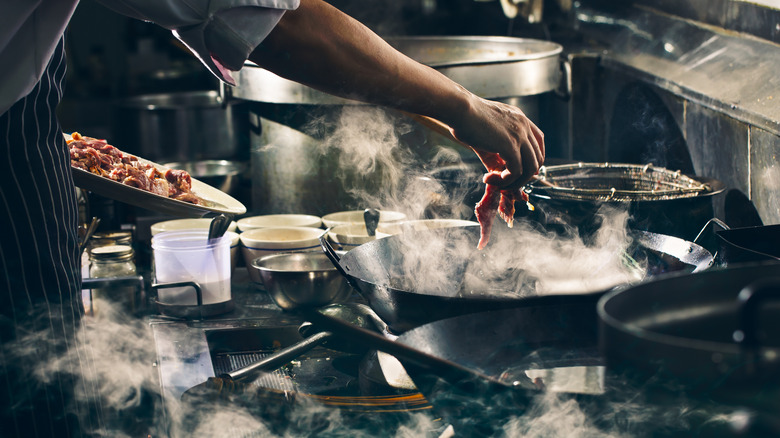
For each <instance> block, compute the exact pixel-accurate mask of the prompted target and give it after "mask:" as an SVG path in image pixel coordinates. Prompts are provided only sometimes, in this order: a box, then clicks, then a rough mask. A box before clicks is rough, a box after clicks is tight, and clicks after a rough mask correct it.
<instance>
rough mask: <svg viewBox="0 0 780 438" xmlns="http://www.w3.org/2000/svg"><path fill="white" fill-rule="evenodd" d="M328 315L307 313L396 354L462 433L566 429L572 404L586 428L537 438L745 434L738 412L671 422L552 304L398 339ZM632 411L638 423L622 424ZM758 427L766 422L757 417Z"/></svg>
mask: <svg viewBox="0 0 780 438" xmlns="http://www.w3.org/2000/svg"><path fill="white" fill-rule="evenodd" d="M336 306H340V305H336ZM323 310H324V309H307V310H306V312H307V315H306V317H307V319H308V320H309V321H312V323H313V324H315V325H318V326H321V327H322V328H323V329H326V330H328V331H330V332H333V333H334V334H335V335H336V336H343V337H347V338H349V339H350V340H351V342H355V343H362V344H365V346H367V347H370V348H374V349H377V350H380V351H384V352H386V353H388V354H390V355H393V356H395V357H396V358H397V359H398V360H399V361H400V362H401V363H402V364H403V367H404V369H405V370H406V371H407V373H408V374H409V376H411V378H412V380H413V381H414V384H415V386H416V387H417V389H418V390H419V391H420V392H421V393H422V394H423V395H424V396H425V398H426V399H427V400H428V401H429V402H430V403H431V404H432V405H433V406H434V408H435V409H436V412H437V414H439V415H442V416H443V418H444V419H445V421H448V422H450V423H451V424H453V425H454V426H455V431H456V434H458V435H459V436H506V433H507V431H506V430H503V427H504V426H505V425H507V424H508V423H509V422H510V421H512V419H513V418H518V417H525V420H524V421H533V420H532V419H533V418H534V417H535V416H544V415H547V414H548V412H549V415H554V416H556V418H559V417H560V418H562V419H563V420H564V423H565V420H566V418H565V417H566V413H565V412H567V410H568V408H571V407H572V406H576V408H575V409H574V410H573V411H574V412H573V413H572V415H575V416H576V415H577V412H581V413H582V414H583V415H584V416H585V418H587V424H584V425H583V428H582V429H580V430H577V431H575V430H568V429H567V432H566V433H564V432H562V429H557V428H555V427H554V426H552V427H551V429H553V430H550V431H548V432H549V433H544V432H542V430H541V429H534V431H535V432H536V433H535V435H534V436H571V435H575V434H576V432H583V430H584V432H583V433H581V435H588V436H590V435H593V436H601V435H604V436H607V435H609V436H612V435H610V433H613V432H619V433H618V434H617V435H620V436H684V437H690V436H700V435H699V434H697V433H692V432H698V433H700V434H701V436H733V435H737V434H730V433H724V432H728V431H732V432H733V430H734V429H733V428H732V427H731V425H730V424H729V421H730V420H729V419H730V418H731V414H732V413H733V411H734V409H733V408H730V407H723V406H719V405H715V404H711V403H698V404H694V403H692V402H688V403H685V404H684V405H681V409H680V410H679V412H678V413H675V414H673V415H670V409H672V410H673V409H674V406H671V407H670V406H669V405H666V404H663V405H660V404H651V403H647V402H646V400H645V399H644V397H643V396H642V394H641V393H637V392H636V391H633V390H632V389H631V388H625V387H624V386H623V385H622V384H621V382H616V381H611V380H609V379H608V376H607V375H606V373H605V371H604V361H603V359H602V358H601V356H600V354H599V352H598V349H597V342H596V339H595V338H592V337H590V336H589V335H588V333H587V332H585V331H582V330H581V327H580V326H579V325H578V324H577V323H573V324H561V323H560V321H555V320H554V317H553V315H552V314H553V313H554V311H553V309H551V308H549V307H547V308H535V307H533V306H531V307H519V308H513V309H503V310H494V311H487V312H479V313H472V314H468V315H461V316H457V317H453V318H447V319H443V320H439V321H434V322H431V323H428V324H424V325H422V326H420V327H417V328H414V329H411V330H409V331H407V332H405V333H403V334H401V335H400V336H398V337H393V336H387V335H385V336H382V335H380V334H379V333H377V332H376V331H373V330H366V329H365V328H361V327H358V326H355V325H352V324H349V323H348V322H346V321H343V320H339V319H337V318H333V317H331V316H330V315H329V313H330V312H324V311H323ZM392 338H395V339H392ZM569 401H573V402H575V403H576V404H574V405H572V404H570V403H568V402H569ZM640 406H641V408H640ZM565 407H568V408H565ZM623 410H624V411H625V412H623ZM638 410H639V411H641V416H640V415H637V412H638ZM624 413H625V414H628V415H630V416H631V421H628V422H622V423H621V422H619V421H617V419H619V418H620V417H621V415H623V414H624ZM750 415H752V414H750ZM713 418H720V420H716V421H713ZM740 418H745V417H740ZM737 419H739V418H737ZM750 421H751V423H756V421H755V420H753V419H752V417H751V418H750ZM545 424H548V423H546V422H540V423H539V425H540V426H542V427H544V425H545ZM548 426H549V424H548ZM750 426H751V427H753V424H751V425H750ZM600 430H603V431H604V433H603V434H602V433H598V432H597V431H600ZM775 430H776V429H775ZM708 432H709V433H708ZM738 436H747V435H744V434H738ZM757 436H762V435H757Z"/></svg>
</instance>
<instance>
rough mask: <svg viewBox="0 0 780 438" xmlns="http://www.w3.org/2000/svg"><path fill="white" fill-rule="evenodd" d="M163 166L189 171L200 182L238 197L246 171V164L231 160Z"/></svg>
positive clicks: (181, 162)
mask: <svg viewBox="0 0 780 438" xmlns="http://www.w3.org/2000/svg"><path fill="white" fill-rule="evenodd" d="M163 166H165V167H170V168H171V169H181V170H184V171H187V173H189V174H190V176H192V177H193V178H197V180H198V181H200V182H202V183H204V184H208V185H210V186H211V187H214V188H215V189H217V190H219V191H222V192H225V193H227V194H228V195H230V196H236V194H237V191H238V188H239V185H240V183H241V175H242V174H243V173H244V172H245V169H246V165H245V164H244V163H241V162H239V161H231V160H200V161H174V162H170V163H165V164H163Z"/></svg>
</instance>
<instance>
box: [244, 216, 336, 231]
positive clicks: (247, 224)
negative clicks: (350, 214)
mask: <svg viewBox="0 0 780 438" xmlns="http://www.w3.org/2000/svg"><path fill="white" fill-rule="evenodd" d="M320 225H322V218H320V217H319V216H313V215H310V214H266V215H262V216H249V217H245V218H241V219H239V221H238V229H239V230H241V231H242V232H243V231H249V230H252V229H255V228H274V227H311V228H319V227H320Z"/></svg>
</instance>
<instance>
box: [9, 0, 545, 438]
mask: <svg viewBox="0 0 780 438" xmlns="http://www.w3.org/2000/svg"><path fill="white" fill-rule="evenodd" d="M101 2H102V3H104V4H105V5H106V6H107V7H109V8H111V9H114V10H116V11H117V12H119V13H121V14H125V15H128V16H131V17H135V18H138V19H142V20H148V21H152V22H154V23H156V24H158V25H160V26H162V27H165V28H167V29H169V30H171V31H172V32H173V34H174V35H175V36H176V38H178V39H179V40H180V41H181V42H182V43H183V44H185V45H186V46H187V47H188V48H189V49H190V50H191V51H192V53H193V54H194V55H195V56H196V57H198V59H200V61H201V62H202V63H203V64H204V65H205V67H206V68H208V69H209V70H210V71H211V72H212V73H213V74H214V75H216V76H217V77H218V78H219V79H220V80H222V81H224V82H225V83H227V84H233V83H234V82H233V78H232V76H231V72H235V71H237V70H239V69H240V68H241V66H242V65H243V64H244V62H245V61H246V60H247V59H249V60H251V61H254V62H256V63H257V64H258V65H260V66H261V67H263V68H266V69H268V70H270V71H272V72H274V73H276V74H278V75H280V76H282V77H285V78H288V79H291V80H294V81H297V82H300V83H302V84H305V85H308V86H310V87H312V88H315V89H319V90H322V91H325V92H328V93H331V94H334V95H337V96H340V97H346V98H351V99H357V100H362V101H365V102H367V103H371V104H375V105H381V106H385V107H389V108H395V109H400V110H403V111H407V112H410V113H416V114H422V115H425V116H429V117H432V118H435V119H438V120H440V121H442V122H444V123H446V124H448V125H450V126H451V127H452V128H453V130H454V134H455V135H456V136H457V138H458V139H460V140H461V141H463V142H464V143H466V144H469V145H471V146H472V147H474V148H475V150H477V151H479V153H480V155H481V156H483V157H484V156H494V157H495V154H498V156H499V157H500V158H501V159H502V160H503V161H504V162H505V163H506V164H505V166H502V168H499V169H489V170H497V171H499V172H500V178H495V179H493V180H492V181H491V183H493V184H495V185H497V186H499V187H506V186H510V185H511V186H514V187H517V186H519V185H521V184H523V183H525V182H528V181H529V180H530V179H531V177H532V176H533V175H534V174H535V173H536V171H537V170H538V168H539V166H541V164H542V163H543V161H544V153H545V152H544V140H543V135H542V132H541V131H540V130H539V129H538V128H537V127H536V126H535V125H534V124H533V123H532V122H531V121H530V120H529V119H528V118H527V117H526V116H525V115H524V114H523V113H522V112H521V111H520V110H519V109H518V108H516V107H513V106H509V105H505V104H502V103H498V102H492V101H487V100H484V99H481V98H479V97H477V96H475V95H474V94H472V93H470V92H468V91H467V90H465V89H464V88H463V87H461V86H459V85H458V84H456V83H454V82H452V81H451V80H449V79H447V78H446V77H445V76H443V75H441V74H439V73H438V72H436V71H435V70H433V69H431V68H428V67H426V66H424V65H421V64H419V63H417V62H414V61H412V60H411V59H409V58H407V57H406V56H404V55H402V54H401V53H399V52H397V51H396V50H394V49H393V48H391V47H390V46H389V45H388V44H387V43H386V42H385V41H383V40H382V39H381V38H379V37H378V36H377V35H375V34H374V33H373V32H371V31H370V30H369V29H368V28H366V27H365V26H363V25H362V24H360V23H359V22H357V21H355V20H354V19H352V18H350V17H349V16H347V15H345V14H343V13H342V12H340V11H339V10H337V9H336V8H334V7H332V6H330V5H329V4H327V3H325V2H323V1H321V0H221V1H214V0H116V1H111V0H101ZM77 3H78V1H77V0H38V1H26V2H19V1H4V2H3V13H2V14H0V15H1V16H0V61H1V62H0V65H2V66H3V67H2V68H1V69H0V144H2V150H1V151H0V189H1V190H0V230H1V231H0V431H2V435H3V436H24V437H45V436H85V435H100V434H101V431H102V430H103V429H102V427H103V424H102V421H101V407H100V403H99V402H100V400H99V398H98V397H97V395H96V393H94V391H93V390H90V388H89V387H88V385H86V384H85V382H84V381H83V380H79V379H78V378H77V376H79V375H80V374H81V373H83V372H84V371H88V370H89V369H90V367H91V362H90V357H89V355H88V354H83V355H82V353H79V355H78V358H79V360H78V361H77V363H76V364H74V365H73V366H72V368H73V369H71V370H67V369H66V370H59V371H56V372H54V371H52V370H50V369H47V368H46V365H47V364H49V363H51V361H53V360H54V359H56V358H57V357H60V355H63V354H65V353H67V352H69V351H73V350H74V349H75V348H76V347H77V345H78V343H79V336H80V335H79V330H78V328H79V324H80V318H81V315H82V313H83V308H82V305H81V301H80V297H81V294H80V288H81V276H80V268H79V255H78V238H77V217H78V214H77V206H76V198H75V187H74V184H73V179H72V176H71V172H70V160H69V153H68V149H67V147H66V145H65V142H64V140H63V136H62V132H61V130H60V126H59V124H58V122H57V119H56V117H55V115H54V111H55V108H56V107H57V104H58V102H59V99H60V98H61V96H62V86H63V84H64V76H65V66H66V62H65V54H64V44H63V33H64V31H65V29H66V27H67V25H68V22H69V20H70V17H71V16H72V14H73V11H74V10H75V8H76V5H77ZM494 161H495V160H491V162H494ZM74 385H81V387H78V388H74ZM74 394H78V395H79V396H78V397H76V396H74Z"/></svg>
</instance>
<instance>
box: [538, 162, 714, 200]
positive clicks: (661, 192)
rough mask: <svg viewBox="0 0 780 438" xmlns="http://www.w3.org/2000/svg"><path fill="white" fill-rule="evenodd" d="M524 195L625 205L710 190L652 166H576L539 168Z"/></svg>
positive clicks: (700, 183) (676, 172)
mask: <svg viewBox="0 0 780 438" xmlns="http://www.w3.org/2000/svg"><path fill="white" fill-rule="evenodd" d="M528 191H529V193H536V194H539V195H542V196H549V197H551V198H557V199H561V198H563V199H577V200H587V201H610V202H628V201H649V200H666V199H679V198H690V197H695V196H698V195H700V194H702V193H706V192H708V191H710V187H709V186H708V185H707V184H704V183H702V182H700V181H697V180H696V179H694V178H691V177H689V176H686V175H684V174H682V173H681V172H680V171H671V170H668V169H665V168H663V167H655V166H653V165H652V164H644V165H642V164H615V163H577V164H566V165H560V166H543V167H542V168H541V169H540V171H539V177H538V180H537V181H536V182H534V183H532V184H530V185H529V187H528Z"/></svg>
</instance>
